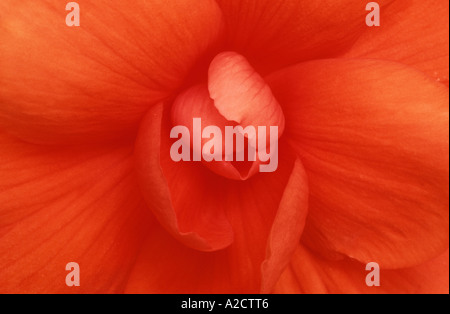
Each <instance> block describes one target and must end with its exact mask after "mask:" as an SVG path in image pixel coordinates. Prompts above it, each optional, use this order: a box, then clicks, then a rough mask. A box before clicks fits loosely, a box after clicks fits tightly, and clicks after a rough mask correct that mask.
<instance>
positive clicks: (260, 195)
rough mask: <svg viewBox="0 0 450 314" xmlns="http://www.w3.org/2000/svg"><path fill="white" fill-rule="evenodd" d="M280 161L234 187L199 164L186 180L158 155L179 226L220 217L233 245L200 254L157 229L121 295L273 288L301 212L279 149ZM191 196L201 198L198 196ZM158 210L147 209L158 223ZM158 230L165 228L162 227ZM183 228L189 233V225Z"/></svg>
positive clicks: (300, 174) (303, 191)
mask: <svg viewBox="0 0 450 314" xmlns="http://www.w3.org/2000/svg"><path fill="white" fill-rule="evenodd" d="M163 130H164V128H163ZM162 146H163V147H164V144H163V143H162ZM162 152H164V149H163V150H162ZM280 158H281V160H280V168H279V169H278V170H277V171H276V172H274V173H265V174H259V175H257V176H254V177H253V178H251V179H249V180H247V181H242V182H241V181H230V180H227V179H225V178H222V177H220V176H217V175H214V174H213V173H212V172H210V171H208V170H207V169H206V170H205V167H203V165H201V164H200V165H199V166H200V167H199V168H198V169H195V171H196V172H195V175H191V173H190V172H189V171H188V170H179V169H181V165H170V164H169V163H168V162H167V161H165V160H164V157H163V155H162V153H161V168H162V170H163V172H164V174H166V178H165V179H166V180H167V184H168V185H169V190H170V192H171V193H172V194H171V197H172V200H173V208H174V210H175V214H176V216H177V218H178V221H179V222H180V226H181V225H182V223H183V220H184V221H186V220H187V219H191V224H192V221H193V220H195V219H197V220H202V223H203V225H208V224H211V223H213V224H214V223H217V222H214V221H212V222H209V221H207V220H206V219H210V217H214V215H216V216H219V213H220V212H223V213H224V215H225V219H226V220H227V221H229V223H230V225H231V227H232V230H233V232H234V238H233V243H232V244H231V245H229V246H228V247H227V248H225V249H223V250H219V251H215V252H208V253H204V252H199V251H198V250H192V249H190V248H189V247H186V245H183V244H188V245H189V244H190V243H187V240H184V241H183V239H181V243H179V242H180V241H177V240H180V239H179V237H175V238H176V239H173V237H170V236H169V234H168V233H167V232H165V231H164V230H163V229H162V228H161V229H152V230H151V234H150V236H149V237H148V239H147V241H146V244H145V245H144V247H143V249H142V252H141V255H140V256H139V258H138V260H137V263H136V266H135V268H134V270H133V272H132V273H131V277H130V281H129V283H128V287H127V290H126V292H127V293H259V292H261V291H262V290H267V291H270V290H272V289H273V285H274V284H275V283H276V281H277V279H278V277H279V275H280V274H281V272H282V270H283V269H284V267H285V266H286V265H287V264H288V262H289V260H290V257H291V254H292V253H293V251H294V249H295V248H296V247H297V245H298V243H299V237H300V234H301V231H302V227H303V225H304V222H305V217H306V214H307V208H306V207H307V195H308V188H307V183H306V177H305V173H304V171H303V169H302V167H301V164H300V163H299V162H298V161H295V156H294V155H293V154H292V152H290V151H289V150H288V147H286V146H285V145H283V146H281V148H280ZM169 167H171V168H172V169H168V168H169ZM187 167H188V166H186V168H187ZM190 167H195V166H193V165H190ZM177 168H178V170H177ZM202 169H204V170H203V172H202ZM208 176H209V177H208ZM185 177H187V178H188V179H189V184H187V183H186V182H187V179H186V178H185ZM175 181H178V183H176V184H177V185H175ZM154 184H159V182H158V181H156V182H155V183H154ZM181 187H183V188H184V189H181ZM150 188H153V189H155V190H156V189H159V188H158V187H157V186H155V185H153V186H152V187H150V186H149V188H148V189H147V190H146V191H144V193H145V192H147V193H148V195H147V202H149V201H148V200H150V195H154V194H155V192H152V191H150ZM175 188H176V189H175ZM161 189H162V188H161ZM166 190H167V188H166ZM197 190H200V191H201V192H203V193H202V194H201V197H199V196H198V195H199V194H198V192H197ZM174 191H176V192H177V194H175V193H174ZM151 193H153V194H151ZM164 193H166V192H164ZM161 194H162V193H161ZM159 197H161V196H159ZM151 200H153V203H149V206H150V207H151V206H153V207H151V208H155V206H157V205H158V204H156V199H155V198H153V199H151ZM151 200H150V201H151ZM161 203H162V202H161ZM165 210H166V211H169V210H171V208H170V207H168V208H166V209H165ZM155 211H156V212H155ZM157 211H163V207H162V205H161V206H160V207H158V208H157V209H154V212H155V214H156V215H157V216H159V217H160V221H161V217H163V215H164V213H162V212H161V213H158V212H157ZM200 212H201V213H200ZM206 215H208V216H207V217H206ZM170 216H173V214H172V213H166V217H170ZM167 219H169V218H167ZM219 219H221V218H220V217H219V218H217V220H218V221H220V220H219ZM162 225H163V226H165V224H164V222H162ZM166 225H167V223H166ZM185 225H186V224H185ZM165 227H166V226H165ZM188 227H191V228H192V230H194V229H193V228H195V227H196V226H195V225H194V226H192V225H191V226H188ZM219 227H220V226H219ZM215 228H216V229H218V227H217V226H215ZM166 229H167V227H166ZM180 229H181V228H180ZM181 230H182V229H181ZM195 230H198V229H195ZM218 231H221V230H218ZM171 233H172V234H173V232H171ZM205 239H206V240H209V238H205ZM193 283H195V284H193Z"/></svg>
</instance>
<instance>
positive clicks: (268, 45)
mask: <svg viewBox="0 0 450 314" xmlns="http://www.w3.org/2000/svg"><path fill="white" fill-rule="evenodd" d="M217 2H218V3H219V5H220V7H221V9H222V12H223V15H224V19H225V23H226V28H227V43H226V45H225V47H224V49H227V50H233V51H237V52H239V53H241V54H243V55H245V56H246V57H248V59H249V60H250V62H251V63H252V64H253V65H254V66H255V68H256V69H257V70H258V72H259V73H265V74H267V73H270V72H272V71H274V70H278V69H279V68H281V67H283V66H288V65H293V64H296V63H298V62H301V61H306V60H311V59H319V58H327V57H333V56H337V55H339V54H340V53H342V52H344V51H346V50H347V49H349V48H350V47H351V45H352V44H353V43H354V42H355V41H356V40H357V39H358V37H359V36H360V35H361V34H362V33H363V32H364V30H365V29H366V28H367V26H366V24H365V16H366V14H367V11H366V10H365V7H366V4H367V2H365V1H360V0H341V1H321V0H311V1H298V0H284V1H273V0H246V1H241V0H217ZM377 2H378V3H379V4H380V6H381V7H382V8H383V7H384V6H385V5H386V4H389V3H390V2H392V0H381V1H377Z"/></svg>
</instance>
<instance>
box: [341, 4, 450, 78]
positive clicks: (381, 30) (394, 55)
mask: <svg viewBox="0 0 450 314" xmlns="http://www.w3.org/2000/svg"><path fill="white" fill-rule="evenodd" d="M448 38H449V3H448V1H441V0H431V1H426V2H425V1H420V0H402V1H396V2H394V3H393V4H392V5H391V6H389V7H387V8H386V9H385V10H384V11H383V13H382V25H381V27H375V28H368V29H367V30H366V32H365V33H364V34H363V35H362V36H361V38H360V39H359V40H358V42H357V43H356V44H355V45H354V46H353V47H352V49H351V50H350V51H348V53H346V54H345V55H344V57H346V58H373V59H382V60H390V61H397V62H401V63H403V64H407V65H411V66H414V67H416V68H417V69H419V70H421V71H423V72H425V73H426V74H428V75H429V76H431V77H433V78H434V79H435V80H436V81H438V82H442V83H444V84H447V85H448V77H449V41H448V40H449V39H448Z"/></svg>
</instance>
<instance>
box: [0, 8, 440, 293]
mask: <svg viewBox="0 0 450 314" xmlns="http://www.w3.org/2000/svg"><path fill="white" fill-rule="evenodd" d="M78 3H79V4H80V8H81V23H80V27H68V26H67V25H66V24H65V23H64V21H65V14H66V13H67V12H66V11H64V5H62V4H61V1H57V0H42V1H31V0H30V1H19V2H18V1H13V0H2V1H1V2H0V12H1V18H0V292H7V293H11V292H20V293H30V292H44V293H54V292H59V293H71V292H72V293H80V292H81V293H87V292H101V293H120V292H131V293H211V292H212V293H258V292H263V293H269V292H275V293H327V292H328V293H355V292H356V293H359V292H361V293H377V292H381V293H385V292H390V293H434V292H438V293H442V292H443V293H448V288H449V287H448V271H449V266H448V262H449V256H448V239H449V216H448V212H449V194H448V193H449V166H448V164H449V151H448V150H449V129H448V127H449V126H448V123H449V114H448V112H449V100H448V99H449V98H448V97H449V93H448V92H449V91H448V75H449V73H448V72H449V64H448V57H449V51H448V33H449V29H448V28H449V27H448V26H449V21H448V13H449V12H448V11H449V4H448V2H447V1H441V0H430V1H427V2H426V4H425V3H424V1H418V0H398V1H390V0H383V1H378V3H379V4H380V6H381V10H382V11H381V12H382V20H381V21H382V24H381V26H380V27H378V28H369V27H367V25H366V24H365V22H364V19H365V15H366V14H367V13H368V12H367V11H365V3H364V1H360V0H342V1H334V2H333V3H324V1H318V0H317V1H315V0H314V1H302V0H298V1H294V0H290V1H274V0H195V1H193V0H190V1H189V0H164V1H162V0H146V1H144V0H137V1H135V2H134V3H133V5H130V4H127V3H126V2H125V1H119V0H109V1H106V0H96V1H88V0H79V1H78ZM193 117H201V118H202V119H206V120H205V121H211V122H212V124H215V125H218V126H224V125H228V123H233V122H238V123H241V124H243V125H244V126H245V125H277V126H279V127H280V134H279V135H280V138H279V165H278V169H277V171H275V172H273V173H258V172H254V171H252V169H253V165H249V164H246V165H243V166H242V168H241V167H240V166H239V165H237V164H236V163H227V162H223V163H219V162H217V163H212V164H205V163H194V162H187V163H183V162H181V163H176V162H174V161H173V160H172V159H171V158H170V154H169V152H170V146H171V145H172V143H173V139H171V138H170V136H169V134H170V129H171V128H172V127H173V126H174V125H177V124H178V123H181V124H184V125H187V126H189V124H188V122H187V121H192V118H193ZM189 123H190V122H189ZM69 262H77V263H78V264H79V265H80V268H81V276H82V277H81V286H80V287H67V286H66V284H65V281H64V279H65V277H66V274H67V271H66V269H65V265H66V264H67V263H69ZM369 262H376V263H378V264H379V265H380V267H381V271H382V273H381V276H382V285H381V287H367V286H366V282H365V277H366V274H367V272H366V270H365V265H366V264H367V263H369Z"/></svg>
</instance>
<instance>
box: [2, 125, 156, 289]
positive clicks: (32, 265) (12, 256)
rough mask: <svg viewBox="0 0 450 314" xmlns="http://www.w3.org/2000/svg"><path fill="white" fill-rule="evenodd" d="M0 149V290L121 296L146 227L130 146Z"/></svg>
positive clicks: (7, 143)
mask: <svg viewBox="0 0 450 314" xmlns="http://www.w3.org/2000/svg"><path fill="white" fill-rule="evenodd" d="M0 147H1V148H2V149H1V153H0V204H1V205H0V292H2V293H110V292H114V293H117V292H122V291H123V288H124V286H123V284H124V282H125V281H126V280H127V275H128V272H129V270H130V267H131V266H132V265H133V263H134V260H135V258H136V256H137V253H138V251H139V249H140V247H141V244H142V241H143V240H144V239H145V236H146V234H147V228H148V223H147V222H148V221H150V219H149V218H150V217H149V216H148V211H147V210H146V206H145V204H144V202H143V200H142V198H141V196H140V193H139V189H138V187H137V184H136V180H135V178H134V176H133V171H132V170H133V167H132V147H130V146H126V147H125V146H117V147H101V148H100V147H97V148H94V147H89V148H88V147H85V148H82V147H65V148H62V147H52V148H48V147H40V146H34V145H31V144H26V143H23V142H20V141H18V140H16V139H15V138H12V137H9V136H5V135H4V134H1V135H0ZM70 262H76V263H78V264H79V265H80V284H81V285H80V287H68V286H66V284H65V279H66V276H67V274H68V273H69V272H68V271H66V269H65V267H66V264H68V263H70Z"/></svg>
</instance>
